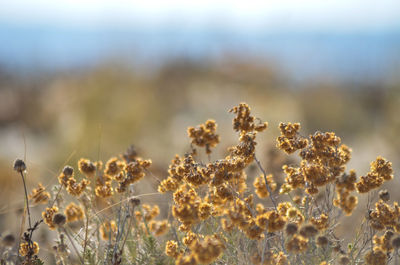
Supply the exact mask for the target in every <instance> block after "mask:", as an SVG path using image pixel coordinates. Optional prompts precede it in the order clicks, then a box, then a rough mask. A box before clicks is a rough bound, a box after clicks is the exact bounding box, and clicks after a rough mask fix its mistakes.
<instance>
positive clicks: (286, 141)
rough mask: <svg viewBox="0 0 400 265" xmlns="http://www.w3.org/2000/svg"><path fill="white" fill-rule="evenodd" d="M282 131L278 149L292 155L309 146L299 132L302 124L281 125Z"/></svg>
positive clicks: (278, 140)
mask: <svg viewBox="0 0 400 265" xmlns="http://www.w3.org/2000/svg"><path fill="white" fill-rule="evenodd" d="M279 129H280V130H281V136H279V137H278V138H277V139H276V141H277V147H278V148H279V149H282V150H284V151H285V152H286V153H288V154H291V153H294V152H296V151H297V150H299V149H303V148H305V147H306V146H307V144H308V141H307V139H305V138H304V137H302V136H300V135H299V133H298V131H299V130H300V123H293V124H292V123H290V122H289V123H283V122H281V123H280V124H279Z"/></svg>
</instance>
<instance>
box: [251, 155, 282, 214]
mask: <svg viewBox="0 0 400 265" xmlns="http://www.w3.org/2000/svg"><path fill="white" fill-rule="evenodd" d="M254 160H255V161H256V163H257V166H258V168H259V169H260V171H261V172H262V173H263V175H264V181H265V186H266V187H267V190H268V193H269V198H270V199H271V201H272V204H273V205H274V208H275V211H277V207H276V202H275V199H274V197H273V196H272V190H271V187H270V186H269V185H268V180H267V173H266V172H265V170H264V168H263V167H262V166H261V163H260V161H259V160H258V159H257V157H256V155H254Z"/></svg>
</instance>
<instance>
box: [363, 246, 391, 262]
mask: <svg viewBox="0 0 400 265" xmlns="http://www.w3.org/2000/svg"><path fill="white" fill-rule="evenodd" d="M364 260H365V263H366V264H367V265H386V261H387V256H386V253H385V252H384V251H383V250H382V249H381V248H379V247H374V249H373V250H370V251H368V252H367V254H366V255H365V257H364Z"/></svg>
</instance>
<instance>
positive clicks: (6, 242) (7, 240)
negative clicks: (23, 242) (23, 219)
mask: <svg viewBox="0 0 400 265" xmlns="http://www.w3.org/2000/svg"><path fill="white" fill-rule="evenodd" d="M1 244H2V245H3V246H5V247H12V246H13V245H14V244H15V236H14V235H12V234H7V235H5V236H4V237H3V238H2V240H1Z"/></svg>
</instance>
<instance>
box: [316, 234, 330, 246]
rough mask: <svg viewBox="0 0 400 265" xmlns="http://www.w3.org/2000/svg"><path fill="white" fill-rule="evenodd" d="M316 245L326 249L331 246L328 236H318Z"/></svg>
mask: <svg viewBox="0 0 400 265" xmlns="http://www.w3.org/2000/svg"><path fill="white" fill-rule="evenodd" d="M316 243H317V246H319V247H325V246H327V245H328V244H329V240H328V238H327V237H326V236H318V237H317V240H316Z"/></svg>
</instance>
